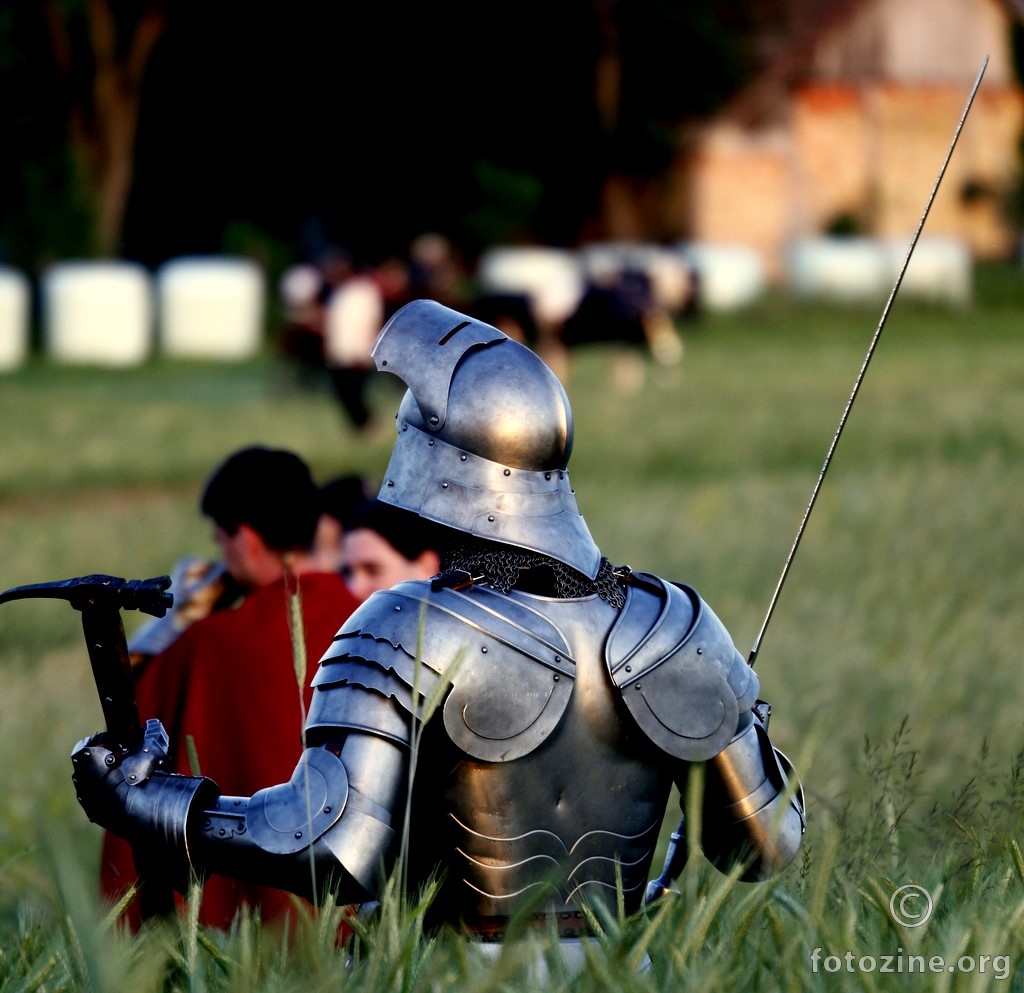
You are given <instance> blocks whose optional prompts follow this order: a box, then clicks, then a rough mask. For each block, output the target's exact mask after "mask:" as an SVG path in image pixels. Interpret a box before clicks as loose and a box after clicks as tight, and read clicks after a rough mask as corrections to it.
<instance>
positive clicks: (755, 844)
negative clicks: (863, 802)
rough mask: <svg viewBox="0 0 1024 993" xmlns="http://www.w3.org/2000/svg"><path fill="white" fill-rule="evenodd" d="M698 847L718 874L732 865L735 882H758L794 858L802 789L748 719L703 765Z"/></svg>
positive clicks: (758, 725)
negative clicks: (739, 868) (738, 867)
mask: <svg viewBox="0 0 1024 993" xmlns="http://www.w3.org/2000/svg"><path fill="white" fill-rule="evenodd" d="M706 775H707V780H706V787H705V794H704V810H703V824H702V832H701V847H702V848H703V850H704V854H705V855H706V856H707V858H708V859H709V860H710V861H711V862H712V863H713V864H714V865H715V866H716V867H718V868H719V869H721V870H722V871H725V872H727V871H729V869H730V867H731V866H732V865H734V864H736V863H737V862H739V863H741V864H742V865H743V867H744V869H743V873H742V875H741V876H740V878H741V879H743V880H747V881H753V880H758V879H764V878H766V877H767V876H769V875H771V874H772V873H774V872H777V871H779V870H780V869H783V868H785V867H786V866H787V865H789V863H790V862H792V861H793V859H794V858H795V857H796V853H797V852H798V851H799V849H800V843H801V837H802V835H803V833H804V828H805V819H804V796H803V789H802V787H801V786H800V784H799V782H798V781H797V780H796V778H795V776H794V775H793V768H792V766H791V765H790V762H789V760H788V759H787V758H786V756H785V755H783V754H782V752H780V751H779V750H778V749H777V748H774V747H773V746H772V743H771V741H770V740H769V738H768V732H767V730H766V729H765V727H764V725H763V724H762V723H761V721H760V720H759V719H758V718H757V717H756V716H754V715H753V714H751V715H750V717H749V718H748V722H747V723H746V726H745V727H743V728H742V729H741V730H740V731H739V732H738V733H737V735H736V736H735V737H734V738H733V740H732V741H731V742H730V743H729V744H728V745H727V746H726V747H725V748H724V749H722V751H721V752H719V754H718V755H716V756H715V757H714V758H713V759H711V760H710V761H709V762H708V763H707V773H706Z"/></svg>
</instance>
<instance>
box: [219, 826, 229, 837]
mask: <svg viewBox="0 0 1024 993" xmlns="http://www.w3.org/2000/svg"><path fill="white" fill-rule="evenodd" d="M217 834H219V835H220V836H221V837H222V838H223V837H224V835H226V834H227V831H225V830H224V828H221V829H220V830H219V831H218V832H217Z"/></svg>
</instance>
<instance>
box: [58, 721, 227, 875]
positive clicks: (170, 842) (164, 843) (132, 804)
mask: <svg viewBox="0 0 1024 993" xmlns="http://www.w3.org/2000/svg"><path fill="white" fill-rule="evenodd" d="M167 744H168V739H167V732H166V731H165V730H164V727H163V725H162V724H161V723H160V722H159V721H157V720H150V721H147V722H146V728H145V732H144V734H143V739H142V744H141V745H140V746H139V748H138V749H137V750H136V751H132V752H126V753H122V752H121V751H120V750H112V749H111V748H109V747H108V745H107V742H106V735H105V733H103V732H101V733H100V734H97V735H93V736H92V737H91V738H86V739H83V740H82V741H80V742H79V743H78V744H77V745H76V746H75V748H74V751H73V752H72V754H71V762H72V765H73V767H74V772H73V774H72V777H71V778H72V782H73V783H74V784H75V791H76V795H77V797H78V802H79V803H80V804H81V805H82V809H83V810H84V811H85V813H86V816H87V817H88V818H89V820H90V821H92V822H93V823H95V824H99V825H100V826H101V827H104V828H106V829H107V830H108V831H111V832H113V833H114V834H117V835H120V836H121V837H122V838H125V839H126V840H127V841H129V842H132V843H133V844H134V843H136V842H141V841H143V840H144V841H145V843H146V844H147V845H150V846H152V845H155V846H157V847H159V848H162V849H167V850H168V853H169V857H170V858H171V860H172V861H173V867H172V868H173V880H174V885H175V888H177V889H181V890H184V889H185V888H187V885H188V880H189V871H188V870H189V868H190V866H189V858H188V852H187V847H186V839H185V824H186V820H187V818H188V813H189V810H190V809H191V808H192V805H193V803H195V802H198V803H205V802H206V800H207V799H209V798H212V797H215V796H216V795H217V793H218V790H217V786H216V784H215V783H213V781H212V780H209V779H203V778H197V777H192V776H180V775H177V774H176V773H171V772H166V771H165V770H164V768H163V767H164V765H165V764H166V760H167ZM115 747H116V746H115Z"/></svg>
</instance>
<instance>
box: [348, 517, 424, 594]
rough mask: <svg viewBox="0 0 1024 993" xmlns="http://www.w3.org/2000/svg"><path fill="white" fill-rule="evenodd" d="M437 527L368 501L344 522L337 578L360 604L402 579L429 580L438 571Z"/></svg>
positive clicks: (418, 518)
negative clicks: (339, 575) (339, 577)
mask: <svg viewBox="0 0 1024 993" xmlns="http://www.w3.org/2000/svg"><path fill="white" fill-rule="evenodd" d="M439 544H440V533H439V530H438V527H437V526H436V525H433V524H431V523H430V522H429V521H425V520H423V519H422V518H420V517H417V516H416V515H415V514H412V513H410V512H409V511H407V510H402V509H401V508H399V507H394V506H392V505H391V504H387V503H384V502H383V501H382V500H377V499H373V500H367V501H365V502H364V503H362V504H360V505H359V506H358V507H357V508H356V509H355V510H354V511H353V512H352V514H351V515H349V517H348V518H347V519H346V521H345V534H344V536H343V537H342V541H341V549H342V551H341V574H342V576H343V577H344V579H345V582H346V583H347V584H348V588H349V589H350V590H351V591H352V595H353V596H354V597H355V598H356V599H357V600H358V601H359V602H360V603H362V602H363V601H364V600H365V599H366V598H367V597H369V595H370V594H371V593H375V592H376V591H377V590H387V589H390V588H391V587H392V586H394V585H395V584H397V583H400V582H402V581H404V580H406V579H430V578H431V576H434V575H436V574H437V572H438V571H439V570H440V568H441V556H440V552H439Z"/></svg>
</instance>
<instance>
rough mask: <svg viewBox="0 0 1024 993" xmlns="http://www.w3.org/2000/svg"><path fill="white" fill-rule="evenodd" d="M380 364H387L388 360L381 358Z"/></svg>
mask: <svg viewBox="0 0 1024 993" xmlns="http://www.w3.org/2000/svg"><path fill="white" fill-rule="evenodd" d="M380 364H381V365H382V366H385V365H387V364H388V360H387V359H381V362H380Z"/></svg>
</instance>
